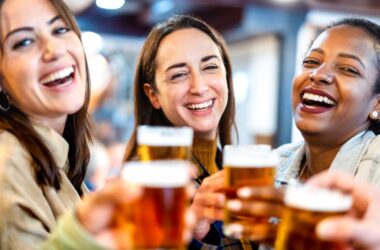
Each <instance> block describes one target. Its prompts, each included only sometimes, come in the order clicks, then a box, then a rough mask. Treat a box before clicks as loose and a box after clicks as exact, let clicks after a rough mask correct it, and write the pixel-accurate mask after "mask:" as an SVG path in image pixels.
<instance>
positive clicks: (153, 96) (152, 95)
mask: <svg viewBox="0 0 380 250" xmlns="http://www.w3.org/2000/svg"><path fill="white" fill-rule="evenodd" d="M144 92H145V95H146V96H147V97H148V98H149V101H150V103H151V104H152V106H153V107H154V108H155V109H160V108H161V104H160V101H159V100H158V96H157V91H156V90H154V89H153V88H152V85H151V84H150V83H144Z"/></svg>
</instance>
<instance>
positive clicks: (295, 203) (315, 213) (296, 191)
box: [275, 185, 352, 250]
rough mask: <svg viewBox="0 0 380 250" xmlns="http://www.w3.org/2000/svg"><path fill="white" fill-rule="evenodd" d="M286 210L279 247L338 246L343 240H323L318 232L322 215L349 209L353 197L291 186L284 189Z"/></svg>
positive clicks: (313, 249)
mask: <svg viewBox="0 0 380 250" xmlns="http://www.w3.org/2000/svg"><path fill="white" fill-rule="evenodd" d="M284 202H285V206H286V207H285V210H284V213H283V216H282V220H281V223H280V226H279V230H278V235H277V240H276V243H275V249H276V250H297V249H307V250H326V249H329V250H339V249H345V248H344V245H343V243H339V242H328V241H322V240H319V239H318V238H317V235H316V233H315V230H316V225H317V224H318V222H320V221H321V220H322V219H325V218H327V217H330V216H335V215H342V214H344V213H346V212H347V211H348V210H349V209H350V207H351V205H352V198H351V196H348V195H343V194H341V193H339V192H336V191H331V190H326V189H317V188H311V187H308V186H304V185H296V186H289V187H288V188H287V190H286V192H285V198H284Z"/></svg>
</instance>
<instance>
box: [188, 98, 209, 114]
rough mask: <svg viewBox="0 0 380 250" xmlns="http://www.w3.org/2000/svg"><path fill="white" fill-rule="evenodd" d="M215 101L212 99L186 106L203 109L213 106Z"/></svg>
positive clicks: (192, 108)
mask: <svg viewBox="0 0 380 250" xmlns="http://www.w3.org/2000/svg"><path fill="white" fill-rule="evenodd" d="M214 101H215V99H211V100H208V101H206V102H202V103H191V104H188V105H186V107H187V108H188V109H190V110H195V111H203V110H207V109H210V108H212V106H213V105H214Z"/></svg>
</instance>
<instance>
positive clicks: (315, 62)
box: [302, 58, 319, 68]
mask: <svg viewBox="0 0 380 250" xmlns="http://www.w3.org/2000/svg"><path fill="white" fill-rule="evenodd" d="M302 65H303V66H305V67H306V68H308V67H313V66H317V65H319V61H318V60H316V59H313V58H306V59H304V60H303V61H302Z"/></svg>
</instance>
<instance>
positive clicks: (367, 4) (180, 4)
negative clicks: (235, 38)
mask: <svg viewBox="0 0 380 250" xmlns="http://www.w3.org/2000/svg"><path fill="white" fill-rule="evenodd" d="M158 3H159V1H158V0H126V3H125V5H124V6H123V7H122V8H121V9H118V10H104V9H100V8H98V7H97V6H96V5H95V3H93V4H92V5H91V6H90V7H89V8H88V9H86V10H85V11H83V12H81V13H78V14H77V17H78V20H79V22H80V25H81V27H82V29H86V30H93V31H96V32H103V33H111V34H120V35H130V36H144V35H146V34H147V32H148V31H149V29H150V28H151V27H152V26H153V25H154V24H156V23H157V22H160V21H162V20H164V19H166V18H168V17H169V16H171V15H172V14H180V13H183V14H192V15H195V16H198V17H201V18H202V19H204V20H205V21H206V22H208V23H210V24H211V25H212V26H214V27H216V28H217V29H218V30H220V31H221V32H224V31H228V30H231V29H233V28H235V27H238V26H239V25H240V23H241V21H242V19H243V15H244V9H245V8H246V7H247V6H259V7H268V8H276V9H284V10H287V11H303V12H305V11H308V10H310V9H322V10H328V11H338V12H350V13H357V14H363V15H373V16H379V17H380V0H295V2H294V3H288V4H285V3H280V2H279V0H172V2H171V4H172V5H171V6H170V7H171V8H170V9H169V8H168V9H167V10H165V8H163V9H161V10H160V9H157V6H158Z"/></svg>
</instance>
